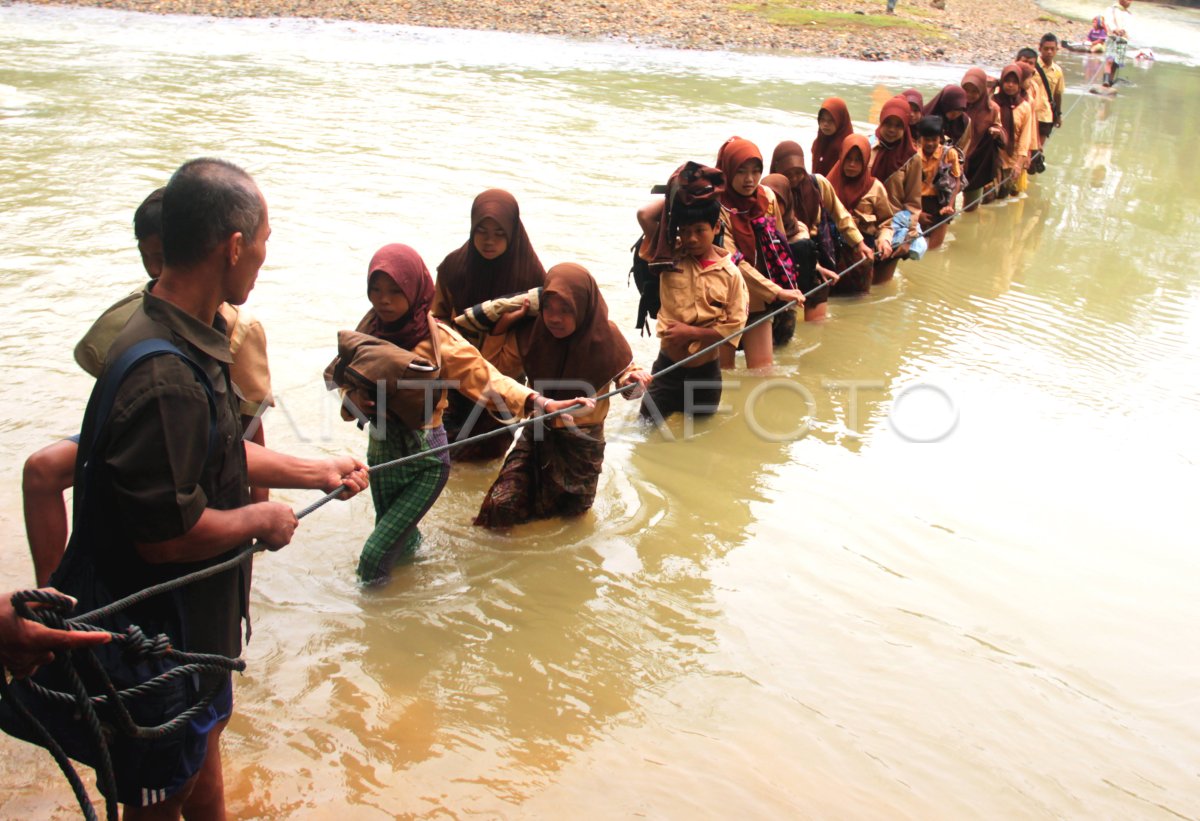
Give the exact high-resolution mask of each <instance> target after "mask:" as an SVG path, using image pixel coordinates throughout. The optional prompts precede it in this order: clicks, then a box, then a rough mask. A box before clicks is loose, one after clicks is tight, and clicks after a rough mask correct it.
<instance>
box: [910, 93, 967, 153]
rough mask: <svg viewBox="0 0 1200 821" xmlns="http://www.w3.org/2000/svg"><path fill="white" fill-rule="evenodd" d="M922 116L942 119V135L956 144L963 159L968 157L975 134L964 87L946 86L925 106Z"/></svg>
mask: <svg viewBox="0 0 1200 821" xmlns="http://www.w3.org/2000/svg"><path fill="white" fill-rule="evenodd" d="M922 116H923V117H938V118H940V119H941V121H942V135H943V136H944V137H945V138H946V139H947V140H949V141H950V142H951V143H953V144H954V146H955V147H956V148H957V149H958V150H959V152H960V153H961V155H962V156H963V157H965V156H966V155H967V149H968V148H969V147H970V145H971V141H972V139H973V138H974V136H975V133H974V129H973V128H972V126H971V118H970V117H968V116H967V92H966V90H965V89H964V88H963V87H962V86H960V85H956V84H953V83H952V84H950V85H948V86H944V87H943V88H942V90H941V91H939V92H938V93H937V95H936V96H935V97H934V98H933V99H932V100H930V101H929V105H927V106H925V109H924V113H923V114H922ZM918 122H919V121H918ZM918 139H919V138H918Z"/></svg>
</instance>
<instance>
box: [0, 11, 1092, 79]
mask: <svg viewBox="0 0 1200 821" xmlns="http://www.w3.org/2000/svg"><path fill="white" fill-rule="evenodd" d="M2 2H3V4H4V5H8V4H10V2H11V0H2ZM22 2H29V3H32V4H35V5H75V6H93V7H100V8H111V9H125V10H130V11H139V12H147V13H151V14H201V15H212V16H216V17H307V18H314V17H315V18H324V19H329V20H362V21H370V22H375V23H400V24H404V25H412V26H433V27H438V28H464V29H483V30H495V31H512V32H522V33H530V34H548V35H555V36H563V37H572V38H580V39H586V40H602V39H617V40H621V41H626V42H633V43H644V44H648V45H659V46H671V47H676V48H690V49H704V50H712V49H729V50H736V51H752V52H773V53H785V54H787V53H790V54H804V55H818V56H824V57H849V58H854V59H866V60H907V61H935V62H949V63H971V64H975V63H978V64H982V65H990V66H996V65H1003V64H1004V63H1007V62H1009V61H1010V60H1011V59H1012V55H1013V54H1014V53H1015V51H1016V49H1017V48H1018V47H1019V46H1020V45H1022V44H1025V43H1028V44H1030V45H1033V46H1036V45H1037V41H1038V39H1039V38H1040V37H1041V35H1042V34H1043V33H1045V32H1046V31H1054V32H1056V33H1058V34H1059V36H1067V37H1072V36H1074V37H1075V39H1078V36H1079V34H1080V32H1079V31H1076V29H1079V30H1082V28H1083V27H1084V26H1083V25H1082V24H1081V23H1078V22H1068V21H1066V20H1064V19H1063V18H1062V17H1059V16H1057V15H1052V14H1049V13H1047V12H1045V11H1043V10H1042V9H1041V8H1039V7H1038V5H1037V3H1035V2H1034V1H1033V0H946V2H945V3H944V5H945V8H944V9H937V8H935V7H934V6H933V5H932V4H931V2H930V0H899V3H898V5H897V8H896V13H895V15H893V16H889V15H886V14H885V11H886V0H768V2H761V3H759V2H735V1H734V0H669V2H655V0H506V1H505V2H503V3H478V2H468V0H363V2H357V1H356V0H22Z"/></svg>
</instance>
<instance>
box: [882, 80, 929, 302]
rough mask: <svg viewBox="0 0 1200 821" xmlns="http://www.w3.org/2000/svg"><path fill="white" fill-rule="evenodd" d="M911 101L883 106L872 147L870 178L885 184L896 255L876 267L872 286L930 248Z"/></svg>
mask: <svg viewBox="0 0 1200 821" xmlns="http://www.w3.org/2000/svg"><path fill="white" fill-rule="evenodd" d="M908 115H909V106H908V100H906V99H905V98H904V97H900V96H896V97H893V98H891V99H890V100H888V101H887V102H886V103H884V104H883V108H882V110H881V111H880V112H879V127H878V128H876V129H875V143H874V145H873V146H872V147H871V157H870V160H869V162H870V168H871V176H873V177H874V178H875V179H877V180H879V181H880V182H882V183H883V187H884V189H885V190H886V191H887V193H888V199H889V200H890V201H891V205H892V209H893V210H894V211H895V214H894V216H893V217H892V230H893V231H894V237H895V238H894V239H893V245H892V248H893V251H892V256H891V258H890V259H881V260H879V261H878V262H877V263H876V264H875V270H874V273H873V282H874V284H876V285H878V284H880V283H882V282H887V281H888V280H890V279H891V278H892V276H893V275H894V274H895V272H896V264H897V263H898V262H899V261H900V260H901V259H903V258H905V257H908V258H910V259H920V258H921V257H922V256H923V255H924V253H925V250H926V247H927V244H926V242H925V239H924V238H923V237H922V236H921V224H920V220H921V175H922V167H921V158H920V157H919V156H917V150H916V148H915V147H914V146H913V144H912V140H911V139H909V136H908V118H909V117H908Z"/></svg>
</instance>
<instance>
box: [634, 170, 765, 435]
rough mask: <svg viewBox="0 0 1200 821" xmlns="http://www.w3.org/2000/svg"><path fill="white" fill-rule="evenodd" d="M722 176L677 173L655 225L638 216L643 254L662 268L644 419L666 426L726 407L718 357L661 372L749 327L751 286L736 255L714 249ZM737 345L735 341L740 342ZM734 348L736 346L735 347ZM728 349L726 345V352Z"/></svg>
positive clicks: (705, 172)
mask: <svg viewBox="0 0 1200 821" xmlns="http://www.w3.org/2000/svg"><path fill="white" fill-rule="evenodd" d="M723 186H724V177H723V176H722V174H721V173H720V172H719V171H717V170H716V169H713V168H706V167H704V166H701V165H697V164H695V163H687V164H685V165H683V166H680V168H679V169H677V170H676V172H675V173H674V174H672V176H671V180H670V182H669V183H668V185H667V190H668V195H667V196H668V197H672V193H671V192H674V196H673V199H670V200H667V201H665V202H664V203H663V206H662V207H661V208H660V209H659V210H658V212H657V213H658V218H657V221H656V222H653V223H652V222H651V220H650V218H649V217H648V216H647V214H646V212H648V211H649V210H651V209H649V208H643V209H642V210H641V211H639V213H638V219H639V221H640V222H641V223H642V225H643V229H644V231H645V240H644V242H643V243H642V247H641V249H639V254H640V255H641V256H642V258H643V259H645V260H647V261H648V262H650V263H651V264H653V265H656V266H658V267H660V268H661V269H662V270H661V273H660V274H659V289H658V290H659V298H660V301H661V303H662V304H661V307H659V309H658V324H657V330H656V333H657V335H658V337H659V339H660V340H661V347H660V348H659V354H658V359H656V360H655V361H654V368H653V373H654V374H656V376H655V378H654V382H653V383H652V384H651V385H650V387H649V388H648V389H647V391H646V396H645V398H644V399H643V400H642V406H641V408H640V410H639V414H640V415H641V417H642V418H643V419H649V420H653V421H655V422H658V423H661V422H662V421H663V420H664V419H665V418H666V417H668V416H670V415H671V414H673V413H678V412H681V411H682V412H684V413H688V414H691V415H693V416H709V415H711V414H714V413H716V412H717V408H718V406H719V405H720V402H721V368H720V366H719V365H718V361H717V353H716V351H711V352H709V353H707V354H705V355H704V356H702V357H700V358H699V359H698V360H696V361H692V362H689V363H688V364H687V365H685V366H683V367H680V368H676V369H675V370H673V371H671V372H670V373H668V374H665V375H663V376H658V375H657V374H659V372H661V371H662V370H664V369H665V368H668V367H670V366H671V365H674V364H675V363H676V362H679V361H681V360H683V359H685V358H686V357H688V356H690V355H691V354H694V353H697V352H698V351H700V350H702V349H703V348H707V347H708V346H709V345H712V344H713V343H715V342H718V341H719V340H721V339H722V338H723V337H727V336H733V335H736V334H737V332H738V331H740V330H741V329H742V328H743V327H744V326H745V324H746V299H747V295H746V282H745V279H744V278H743V277H742V274H741V272H740V271H739V270H738V267H737V265H735V264H734V262H733V255H732V254H730V252H729V251H726V250H725V249H724V248H722V247H718V246H716V245H714V244H713V243H714V242H715V241H716V238H717V226H718V224H719V223H720V220H721V203H720V202H719V201H718V197H719V196H720V192H721V188H722V187H723ZM735 338H736V337H735ZM731 341H732V340H731ZM723 347H728V346H723Z"/></svg>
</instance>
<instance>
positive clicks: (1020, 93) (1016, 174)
mask: <svg viewBox="0 0 1200 821" xmlns="http://www.w3.org/2000/svg"><path fill="white" fill-rule="evenodd" d="M1028 71H1030V69H1029V67H1028V66H1022V65H1020V64H1017V63H1010V64H1009V65H1008V66H1006V67H1005V68H1004V71H1003V72H1001V74H1000V83H999V85H997V87H996V93H995V94H994V95H992V99H993V100H995V102H996V105H997V106H998V107H999V108H1000V123H1001V125H1002V127H1003V128H1004V133H1005V135H1006V141H1005V144H1004V146H1003V148H1001V150H1000V167H1001V169H1002V171H1001V184H1000V186H999V188H998V190H997V194H996V196H997V197H998V198H1003V197H1012V196H1016V195H1017V194H1018V193H1019V191H1020V188H1019V180H1020V175H1021V174H1023V173H1024V172H1025V169H1026V168H1027V167H1028V165H1029V153H1030V151H1031V146H1032V143H1033V108H1032V107H1031V106H1030V104H1029V99H1028V98H1027V97H1026V96H1025V91H1024V90H1023V85H1024V81H1025V80H1026V79H1028V78H1029V77H1030V76H1031V75H1030V74H1028V73H1026V72H1028Z"/></svg>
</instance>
